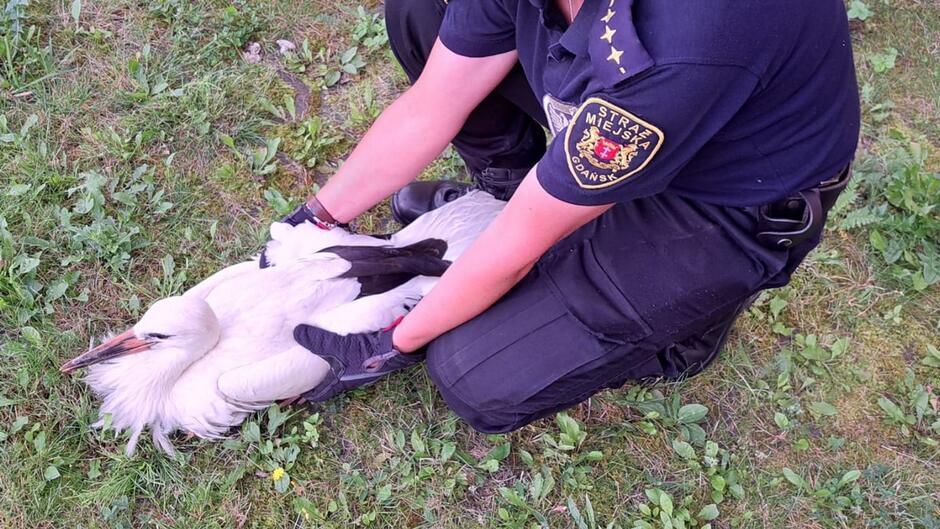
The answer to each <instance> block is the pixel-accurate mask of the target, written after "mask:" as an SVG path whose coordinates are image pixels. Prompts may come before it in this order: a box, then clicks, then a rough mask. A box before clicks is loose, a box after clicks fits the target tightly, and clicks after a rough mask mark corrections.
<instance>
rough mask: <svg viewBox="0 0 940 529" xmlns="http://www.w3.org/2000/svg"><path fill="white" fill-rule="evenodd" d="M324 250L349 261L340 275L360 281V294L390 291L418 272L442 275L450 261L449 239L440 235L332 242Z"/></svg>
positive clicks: (428, 274)
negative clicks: (386, 242)
mask: <svg viewBox="0 0 940 529" xmlns="http://www.w3.org/2000/svg"><path fill="white" fill-rule="evenodd" d="M323 252H328V253H333V254H336V255H338V256H339V257H341V258H343V259H345V260H347V261H349V263H350V268H349V270H347V271H346V272H345V273H343V274H342V276H341V277H352V278H356V279H357V280H358V281H359V283H360V284H361V285H362V290H361V291H360V293H359V297H362V296H371V295H373V294H381V293H383V292H387V291H389V290H391V289H393V288H395V287H397V286H400V285H403V284H404V283H406V282H408V280H410V279H412V278H413V277H416V276H432V277H438V276H441V275H443V274H444V272H445V271H446V270H447V267H448V266H449V265H450V262H449V261H445V260H444V259H443V256H444V254H445V253H446V252H447V243H446V242H445V241H443V240H441V239H424V240H422V241H418V242H416V243H414V244H409V245H408V246H402V247H394V246H332V247H330V248H326V249H324V250H323Z"/></svg>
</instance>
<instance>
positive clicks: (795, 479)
mask: <svg viewBox="0 0 940 529" xmlns="http://www.w3.org/2000/svg"><path fill="white" fill-rule="evenodd" d="M783 477H784V478H786V479H787V481H789V482H790V483H792V484H793V485H795V486H797V487H799V488H801V489H802V488H804V487H806V486H807V483H806V480H805V479H803V477H802V476H800V475H799V474H797V473H796V472H793V471H792V470H790V469H789V468H788V467H783Z"/></svg>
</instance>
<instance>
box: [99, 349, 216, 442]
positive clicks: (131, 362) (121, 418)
mask: <svg viewBox="0 0 940 529" xmlns="http://www.w3.org/2000/svg"><path fill="white" fill-rule="evenodd" d="M213 345H214V343H213V344H212V345H210V346H208V347H205V349H204V350H202V351H186V350H183V349H179V348H164V349H161V350H159V351H147V352H143V353H140V354H135V355H130V356H125V357H122V358H118V359H117V360H115V361H114V362H111V363H107V364H99V365H94V366H91V368H89V371H88V376H87V381H88V384H89V385H90V386H91V387H92V388H93V389H94V390H95V392H96V393H99V394H100V395H101V396H102V397H103V398H104V403H103V404H102V407H101V415H102V416H103V415H104V414H106V413H110V414H111V424H112V425H113V427H114V428H115V429H118V430H120V429H125V428H131V429H139V428H140V427H142V426H145V425H150V426H151V427H153V426H154V425H156V424H158V423H160V422H161V418H162V416H163V414H164V410H165V407H166V403H167V400H168V398H169V395H170V392H171V391H172V390H173V386H174V385H175V384H176V382H177V381H178V380H179V378H180V376H181V375H182V374H183V372H184V371H186V369H187V368H188V367H189V366H190V365H192V363H193V362H195V361H196V360H198V359H199V358H201V357H202V355H203V354H205V351H207V350H209V349H210V348H211V347H212V346H213Z"/></svg>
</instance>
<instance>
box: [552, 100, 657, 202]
mask: <svg viewBox="0 0 940 529" xmlns="http://www.w3.org/2000/svg"><path fill="white" fill-rule="evenodd" d="M663 138H664V137H663V132H662V131H661V130H659V129H658V128H656V127H655V126H654V125H652V124H650V123H647V122H645V121H643V120H642V119H640V118H638V117H636V116H634V115H633V114H631V113H629V112H627V111H626V110H624V109H622V108H620V107H618V106H615V105H612V104H610V103H608V102H607V101H604V100H603V99H600V98H597V97H592V98H590V99H588V100H587V101H585V102H584V104H582V105H581V107H580V108H579V109H578V111H577V112H576V113H575V115H574V117H573V118H572V119H571V124H570V125H569V126H568V131H567V132H566V133H565V158H566V159H567V161H568V169H569V170H570V171H571V176H572V177H574V180H575V182H577V183H578V185H579V186H581V187H582V188H584V189H602V188H605V187H610V186H612V185H614V184H617V183H619V182H622V181H623V180H626V179H627V178H630V177H631V176H633V175H635V174H636V173H638V172H640V171H642V170H643V168H644V167H646V166H647V164H649V163H650V161H651V160H652V159H653V157H654V156H656V153H657V152H658V151H659V148H660V147H661V146H662V144H663Z"/></svg>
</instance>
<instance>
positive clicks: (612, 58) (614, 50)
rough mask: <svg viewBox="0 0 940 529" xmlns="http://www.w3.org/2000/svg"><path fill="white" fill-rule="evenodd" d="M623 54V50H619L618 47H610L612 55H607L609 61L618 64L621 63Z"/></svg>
mask: <svg viewBox="0 0 940 529" xmlns="http://www.w3.org/2000/svg"><path fill="white" fill-rule="evenodd" d="M621 55H623V50H618V49H617V48H615V47H613V46H611V47H610V55H608V56H607V60H608V61H614V62H615V63H617V64H620V56H621Z"/></svg>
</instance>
